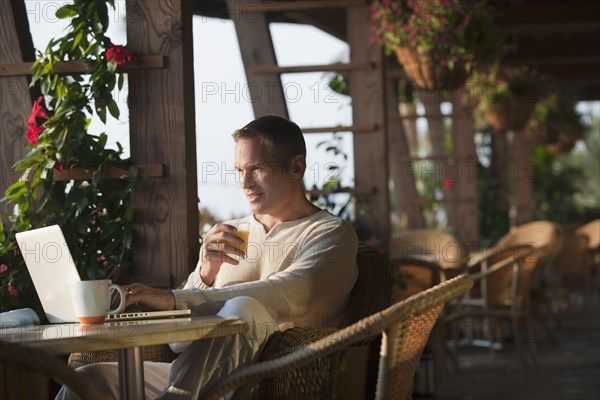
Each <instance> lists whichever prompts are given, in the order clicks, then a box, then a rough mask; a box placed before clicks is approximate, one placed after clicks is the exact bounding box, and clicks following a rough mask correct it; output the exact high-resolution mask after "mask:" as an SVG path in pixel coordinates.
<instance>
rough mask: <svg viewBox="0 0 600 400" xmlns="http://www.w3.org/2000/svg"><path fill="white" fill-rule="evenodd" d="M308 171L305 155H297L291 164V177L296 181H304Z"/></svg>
mask: <svg viewBox="0 0 600 400" xmlns="http://www.w3.org/2000/svg"><path fill="white" fill-rule="evenodd" d="M305 170H306V158H305V157H304V156H303V155H297V156H295V157H294V158H292V161H291V162H290V170H289V177H290V178H292V179H294V180H299V179H302V177H303V176H304V171H305Z"/></svg>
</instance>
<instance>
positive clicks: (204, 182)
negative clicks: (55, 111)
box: [25, 0, 353, 219]
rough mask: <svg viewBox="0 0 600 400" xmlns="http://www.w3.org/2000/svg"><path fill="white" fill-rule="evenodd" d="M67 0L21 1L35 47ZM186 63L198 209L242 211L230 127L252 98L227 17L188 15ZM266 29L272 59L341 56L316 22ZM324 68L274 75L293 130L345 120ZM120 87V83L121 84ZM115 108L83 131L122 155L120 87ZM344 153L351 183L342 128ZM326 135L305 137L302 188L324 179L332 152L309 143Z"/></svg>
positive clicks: (115, 31) (119, 15) (248, 110)
mask: <svg viewBox="0 0 600 400" xmlns="http://www.w3.org/2000/svg"><path fill="white" fill-rule="evenodd" d="M64 3H67V1H64V0H63V1H53V2H47V1H39V0H26V2H25V4H26V10H27V14H28V17H29V23H30V28H31V32H32V35H33V41H34V46H35V47H36V49H38V50H43V49H45V48H46V45H47V43H48V41H49V40H50V38H53V37H57V36H60V35H62V33H63V30H64V29H65V27H66V26H67V23H66V21H61V20H58V19H57V18H56V17H55V16H54V13H55V12H56V10H57V9H58V8H59V7H60V6H61V5H62V4H64ZM124 21H125V2H124V1H122V0H117V1H116V10H114V11H113V10H111V16H110V23H111V24H110V26H109V30H108V33H107V35H108V36H109V37H110V38H111V39H112V41H113V43H115V44H126V33H125V24H124ZM193 22H194V64H195V96H196V132H197V136H196V141H197V161H198V195H199V198H200V207H203V208H208V209H209V210H210V211H211V212H212V213H213V214H214V215H215V216H216V217H217V218H219V219H227V218H230V217H232V216H239V215H244V214H247V213H248V212H249V208H248V206H247V202H246V200H245V198H244V197H243V195H242V192H241V190H240V188H239V186H238V184H237V182H236V179H235V176H234V174H232V173H231V171H233V170H234V156H233V154H234V143H233V140H232V139H231V133H233V131H234V130H236V129H238V128H241V127H242V126H244V125H245V124H247V123H248V122H250V121H251V120H252V119H254V114H253V111H252V104H251V103H250V101H249V100H250V99H249V96H248V93H247V91H246V88H247V82H246V77H245V73H244V69H243V64H242V60H241V55H240V51H239V47H238V43H237V37H236V34H235V29H234V26H233V23H232V22H230V21H226V20H219V19H211V18H205V17H200V16H197V17H194V21H193ZM271 33H272V36H273V41H274V48H275V52H276V56H277V59H278V63H279V65H309V64H327V63H333V62H337V61H343V60H347V59H348V45H347V44H346V43H344V42H343V41H340V40H338V39H336V38H334V37H332V36H330V35H328V34H326V33H324V32H322V31H320V30H318V29H316V28H313V27H310V26H302V25H290V24H272V25H271ZM328 78H329V75H327V74H325V73H303V74H287V75H283V76H282V82H283V86H284V93H285V95H286V100H287V102H288V111H289V114H290V118H291V119H292V120H294V121H295V122H296V123H297V124H298V125H299V126H300V127H301V128H305V127H317V126H318V127H322V126H337V125H350V124H351V123H352V116H351V113H352V110H351V107H350V101H349V99H348V98H347V97H345V96H340V95H337V94H336V93H334V92H333V91H331V90H330V89H329V88H328V87H327V81H328ZM126 88H127V85H125V89H126ZM115 96H116V97H117V98H116V101H117V103H118V104H119V106H120V108H121V117H120V119H119V121H116V120H114V119H112V120H111V119H110V118H109V121H108V124H107V126H106V127H105V126H103V125H102V123H100V122H99V121H98V120H95V121H93V122H92V125H91V127H90V132H92V133H100V132H103V131H104V132H106V133H107V135H108V136H109V143H112V144H113V146H114V143H115V142H117V141H118V142H120V143H121V144H122V145H123V147H124V150H125V152H126V156H128V155H129V141H128V130H129V129H128V118H129V115H128V112H127V107H126V96H127V91H126V90H124V91H122V92H119V93H115ZM342 136H343V137H344V143H345V144H344V147H345V151H346V153H347V154H348V156H349V158H348V161H347V162H346V164H347V168H346V170H345V173H344V175H343V176H342V181H343V183H344V184H345V185H351V184H352V176H353V170H352V165H353V159H352V142H351V136H350V134H342ZM329 138H331V134H311V135H306V141H307V148H308V153H309V155H308V159H307V173H306V177H305V181H306V184H307V187H312V186H313V184H315V183H316V184H317V185H318V186H320V185H321V184H322V183H323V182H324V181H325V180H326V178H327V176H328V174H329V170H328V169H327V166H328V163H330V162H331V161H334V162H335V161H337V160H332V157H331V156H330V155H328V154H326V153H325V152H324V151H323V150H322V149H318V150H317V149H316V144H317V143H318V142H320V141H323V140H326V139H329Z"/></svg>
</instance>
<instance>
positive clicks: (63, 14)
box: [56, 4, 77, 19]
mask: <svg viewBox="0 0 600 400" xmlns="http://www.w3.org/2000/svg"><path fill="white" fill-rule="evenodd" d="M75 15H77V12H76V11H75V9H74V8H73V6H72V5H71V4H66V5H64V6H62V7H61V8H59V9H58V10H56V18H59V19H65V18H69V17H73V16H75Z"/></svg>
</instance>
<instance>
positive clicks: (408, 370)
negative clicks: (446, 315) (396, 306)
mask: <svg viewBox="0 0 600 400" xmlns="http://www.w3.org/2000/svg"><path fill="white" fill-rule="evenodd" d="M443 306H444V305H443V304H437V305H435V306H433V307H431V308H429V309H426V310H424V311H422V312H420V313H416V314H415V315H413V316H412V317H410V318H408V319H405V320H401V321H399V322H398V323H397V324H394V325H392V326H390V327H388V328H387V329H386V330H385V332H384V334H383V337H382V344H381V351H380V354H379V373H378V377H377V390H376V395H375V397H376V399H377V400H383V399H385V400H388V399H396V400H409V399H411V398H412V391H413V390H412V389H413V380H414V375H415V371H416V368H417V365H418V363H419V359H420V357H421V353H422V352H423V349H424V348H425V345H426V344H427V341H428V339H429V335H430V333H431V331H432V329H433V326H434V325H435V322H436V320H437V318H438V316H439V315H440V312H441V311H442V308H443Z"/></svg>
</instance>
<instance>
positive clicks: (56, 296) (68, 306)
mask: <svg viewBox="0 0 600 400" xmlns="http://www.w3.org/2000/svg"><path fill="white" fill-rule="evenodd" d="M16 238H17V244H18V246H19V249H20V250H21V254H22V255H23V258H24V259H25V264H26V265H27V269H28V270H29V275H31V280H32V281H33V284H34V286H35V290H36V291H37V294H38V296H39V298H40V301H41V303H42V307H43V308H44V312H45V313H46V317H47V318H48V321H50V322H51V323H62V322H77V321H78V319H77V316H76V315H75V310H74V309H73V303H72V301H71V288H70V284H71V282H73V281H79V280H81V278H80V277H79V273H78V272H77V268H76V267H75V262H74V261H73V257H72V256H71V252H70V251H69V247H68V246H67V242H66V240H65V237H64V235H63V233H62V230H61V229H60V227H59V226H58V225H51V226H47V227H44V228H39V229H32V230H29V231H26V232H20V233H17V234H16ZM190 315H191V310H171V311H137V312H125V313H121V314H116V315H112V316H109V317H110V318H107V321H108V320H111V321H125V320H135V319H138V320H139V319H150V318H172V317H186V316H187V317H189V316H190Z"/></svg>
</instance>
